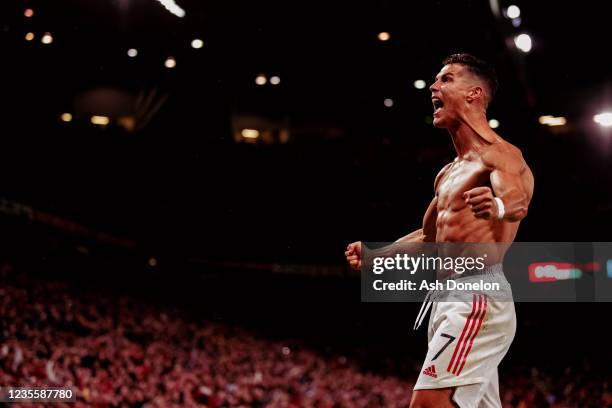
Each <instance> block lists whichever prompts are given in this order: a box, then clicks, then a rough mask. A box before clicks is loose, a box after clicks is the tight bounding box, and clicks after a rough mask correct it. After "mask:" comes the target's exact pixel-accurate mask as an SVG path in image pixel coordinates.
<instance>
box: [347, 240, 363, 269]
mask: <svg viewBox="0 0 612 408" xmlns="http://www.w3.org/2000/svg"><path fill="white" fill-rule="evenodd" d="M344 256H346V261H347V262H348V263H349V265H350V266H351V268H352V269H355V270H359V269H361V241H357V242H353V243H352V244H348V246H347V247H346V251H345V252H344Z"/></svg>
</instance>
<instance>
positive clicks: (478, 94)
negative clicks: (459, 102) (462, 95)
mask: <svg viewBox="0 0 612 408" xmlns="http://www.w3.org/2000/svg"><path fill="white" fill-rule="evenodd" d="M480 98H484V91H483V89H482V87H480V86H474V87H472V88H471V89H470V90H469V91H468V94H467V97H466V99H467V101H468V102H469V103H472V102H474V101H475V100H477V99H480Z"/></svg>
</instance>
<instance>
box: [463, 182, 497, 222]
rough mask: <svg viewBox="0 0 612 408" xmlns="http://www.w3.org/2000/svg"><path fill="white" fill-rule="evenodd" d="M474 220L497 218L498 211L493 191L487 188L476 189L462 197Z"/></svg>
mask: <svg viewBox="0 0 612 408" xmlns="http://www.w3.org/2000/svg"><path fill="white" fill-rule="evenodd" d="M462 198H463V200H464V201H465V203H466V204H467V205H468V207H470V209H471V210H472V212H473V213H474V216H475V217H476V218H484V219H485V220H490V219H492V218H495V219H497V218H499V215H500V211H499V206H498V204H497V201H496V200H495V196H494V195H493V191H491V189H490V188H489V187H476V188H473V189H471V190H469V191H466V192H465V193H463V195H462Z"/></svg>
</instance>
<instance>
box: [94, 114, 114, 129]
mask: <svg viewBox="0 0 612 408" xmlns="http://www.w3.org/2000/svg"><path fill="white" fill-rule="evenodd" d="M91 123H92V124H94V125H100V126H106V125H108V124H109V123H110V119H109V118H108V116H101V115H94V116H92V117H91Z"/></svg>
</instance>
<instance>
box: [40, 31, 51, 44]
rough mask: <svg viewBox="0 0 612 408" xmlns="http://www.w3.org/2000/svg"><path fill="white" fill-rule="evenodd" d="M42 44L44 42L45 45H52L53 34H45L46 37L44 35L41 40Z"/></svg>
mask: <svg viewBox="0 0 612 408" xmlns="http://www.w3.org/2000/svg"><path fill="white" fill-rule="evenodd" d="M40 42H42V43H43V44H51V43H52V42H53V36H52V35H51V33H45V35H43V36H42V38H41V39H40Z"/></svg>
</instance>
